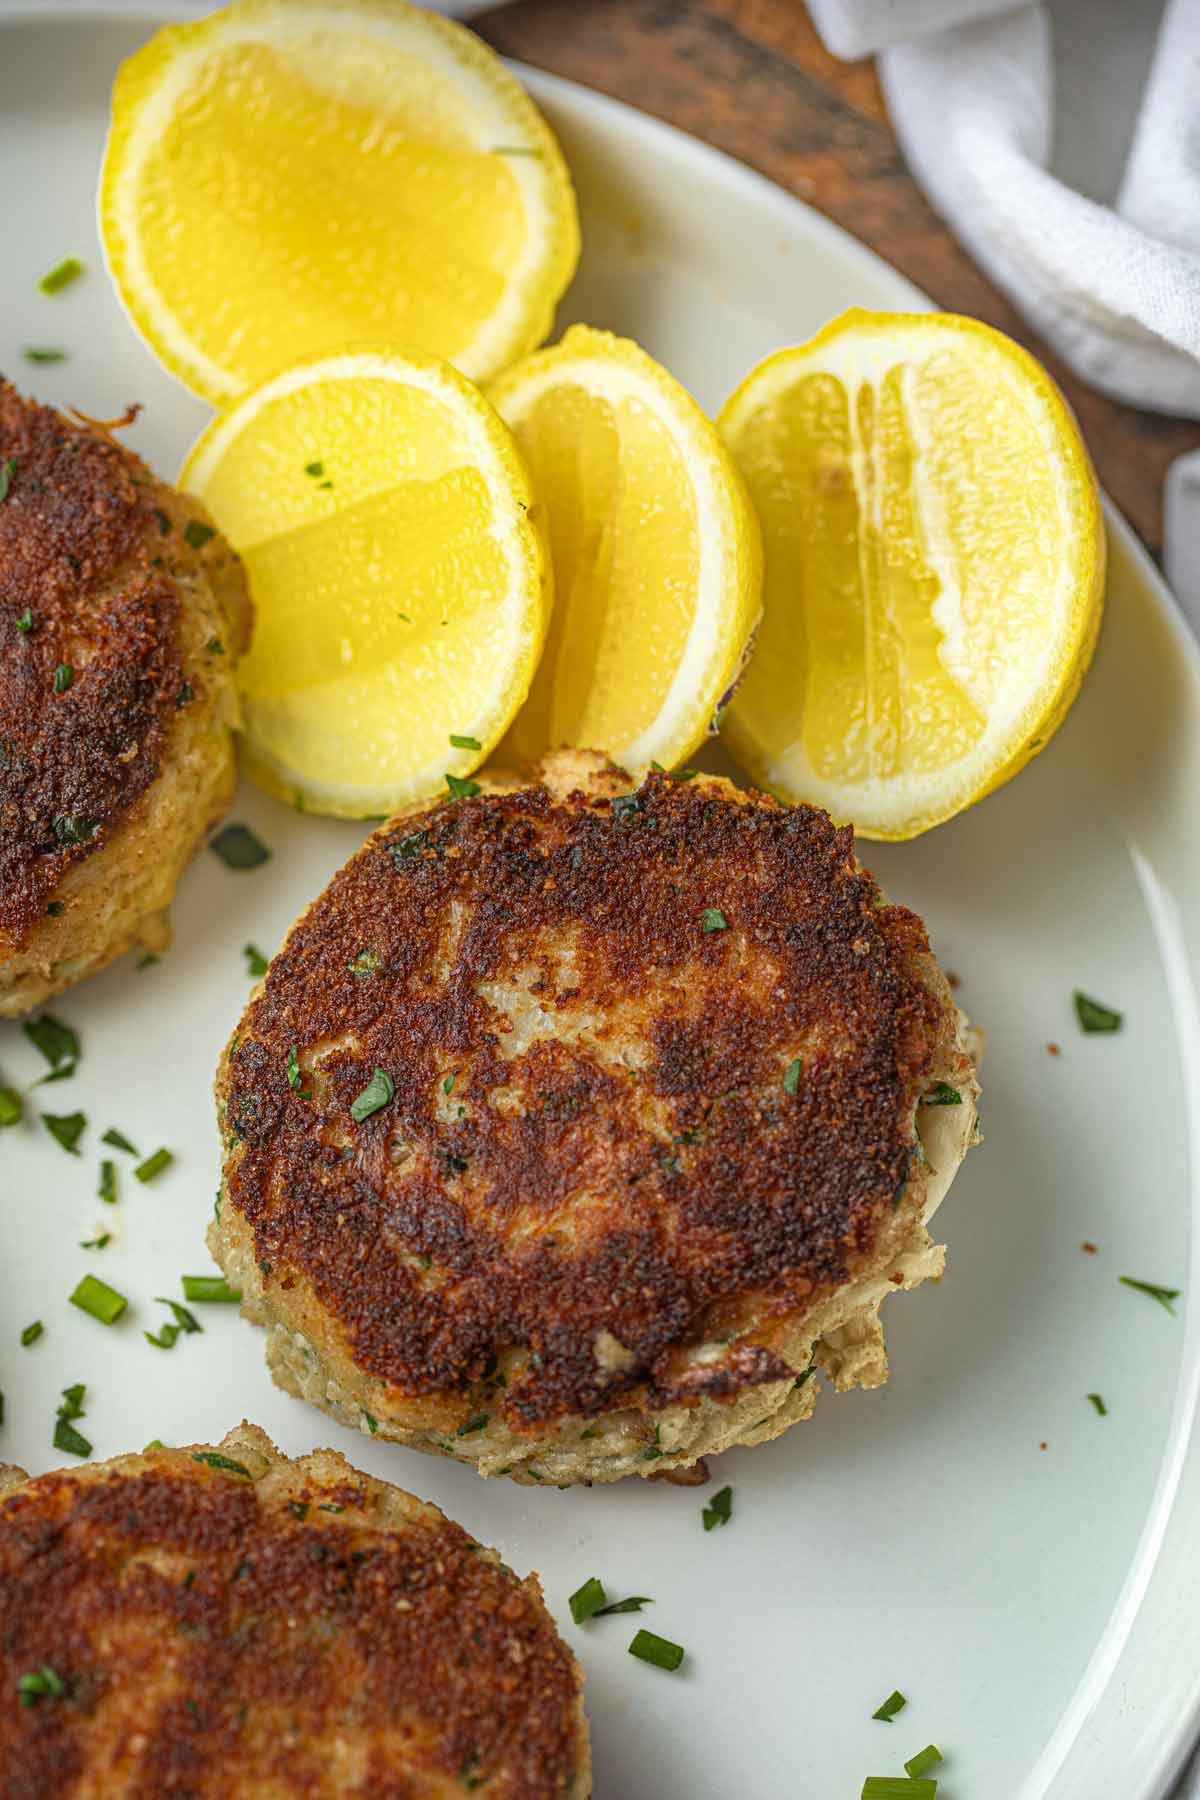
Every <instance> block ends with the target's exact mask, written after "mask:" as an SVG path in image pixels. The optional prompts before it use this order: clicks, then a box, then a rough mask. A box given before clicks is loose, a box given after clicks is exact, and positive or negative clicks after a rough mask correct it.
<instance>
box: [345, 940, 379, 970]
mask: <svg viewBox="0 0 1200 1800" xmlns="http://www.w3.org/2000/svg"><path fill="white" fill-rule="evenodd" d="M346 967H347V968H348V969H349V970H350V972H351V974H352V975H373V974H374V973H375V971H376V969H377V968H378V967H379V952H378V950H372V949H371V948H370V947H369V946H368V948H367V949H366V950H360V951H359V953H358V955H357V956H356V957H355V958H354V961H353V962H351V963H347V965H346Z"/></svg>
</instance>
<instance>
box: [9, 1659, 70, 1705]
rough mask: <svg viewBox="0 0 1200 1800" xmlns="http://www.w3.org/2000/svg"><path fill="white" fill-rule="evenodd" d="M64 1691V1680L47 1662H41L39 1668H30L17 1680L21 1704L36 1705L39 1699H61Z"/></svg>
mask: <svg viewBox="0 0 1200 1800" xmlns="http://www.w3.org/2000/svg"><path fill="white" fill-rule="evenodd" d="M66 1691H67V1684H66V1682H65V1681H64V1680H63V1678H62V1676H61V1675H59V1674H57V1673H56V1672H55V1670H53V1669H52V1668H51V1667H50V1664H49V1663H43V1664H42V1666H41V1668H40V1669H31V1670H30V1671H29V1673H28V1674H27V1675H22V1676H20V1677H19V1678H18V1681H17V1692H18V1694H20V1696H21V1705H22V1706H36V1705H37V1703H38V1701H39V1700H61V1698H62V1696H63V1695H64V1694H65V1693H66Z"/></svg>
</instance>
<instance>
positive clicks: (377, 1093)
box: [350, 1069, 396, 1125]
mask: <svg viewBox="0 0 1200 1800" xmlns="http://www.w3.org/2000/svg"><path fill="white" fill-rule="evenodd" d="M395 1092H396V1086H395V1083H394V1082H393V1080H392V1078H391V1076H390V1075H389V1074H388V1072H387V1070H386V1069H376V1070H375V1072H374V1074H373V1075H372V1076H371V1079H370V1081H368V1083H367V1085H366V1087H365V1088H364V1089H363V1091H362V1093H361V1094H360V1095H359V1096H358V1098H357V1100H355V1101H354V1102H353V1103H352V1104H351V1107H350V1117H351V1118H352V1119H353V1120H354V1122H355V1124H356V1125H361V1124H362V1122H363V1120H364V1119H369V1118H370V1116H371V1114H372V1113H376V1112H378V1111H379V1109H380V1107H381V1106H386V1105H387V1104H388V1102H389V1100H391V1098H392V1096H393V1095H394V1094H395Z"/></svg>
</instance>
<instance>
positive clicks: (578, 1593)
mask: <svg viewBox="0 0 1200 1800" xmlns="http://www.w3.org/2000/svg"><path fill="white" fill-rule="evenodd" d="M607 1599H608V1595H607V1594H606V1593H605V1592H604V1583H603V1582H602V1581H601V1580H600V1579H599V1578H598V1577H597V1576H595V1575H589V1576H588V1578H587V1580H586V1581H585V1582H584V1584H583V1586H582V1587H578V1588H576V1589H575V1592H574V1593H573V1594H572V1595H571V1597H570V1599H569V1600H568V1601H567V1605H568V1606H569V1607H570V1609H571V1617H572V1618H573V1619H574V1621H575V1623H576V1624H577V1625H582V1624H583V1622H584V1620H585V1619H591V1618H594V1617H595V1615H596V1614H597V1613H598V1612H599V1611H600V1608H601V1607H602V1606H603V1605H604V1604H605V1603H606V1601H607Z"/></svg>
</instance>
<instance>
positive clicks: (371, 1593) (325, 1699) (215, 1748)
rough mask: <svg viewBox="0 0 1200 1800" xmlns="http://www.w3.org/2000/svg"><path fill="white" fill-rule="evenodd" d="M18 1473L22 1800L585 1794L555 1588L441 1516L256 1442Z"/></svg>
mask: <svg viewBox="0 0 1200 1800" xmlns="http://www.w3.org/2000/svg"><path fill="white" fill-rule="evenodd" d="M4 1473H5V1471H3V1470H0V1477H2V1476H3V1475H4ZM7 1473H8V1474H9V1477H10V1479H11V1480H12V1481H13V1482H14V1483H15V1485H13V1486H12V1487H10V1488H9V1491H8V1492H6V1493H0V1685H2V1686H3V1691H4V1705H3V1706H0V1771H2V1773H0V1789H2V1790H3V1792H4V1793H5V1794H6V1795H11V1796H17V1795H28V1796H31V1797H32V1796H50V1795H53V1796H54V1800H120V1797H121V1796H123V1795H124V1796H129V1800H133V1797H134V1796H137V1797H138V1800H142V1797H143V1796H150V1795H153V1796H155V1800H158V1797H159V1796H167V1795H180V1796H184V1795H186V1796H188V1800H207V1797H208V1796H212V1797H213V1800H217V1797H219V1800H285V1797H286V1796H294V1795H300V1794H303V1795H305V1796H306V1797H307V1800H333V1796H335V1795H336V1796H342V1795H352V1794H358V1795H363V1796H371V1797H372V1800H400V1796H405V1800H408V1797H410V1796H411V1800H416V1797H417V1796H418V1795H420V1796H421V1797H422V1800H438V1797H440V1796H449V1795H454V1796H456V1797H457V1796H461V1795H462V1794H463V1793H464V1792H465V1791H466V1790H467V1789H469V1788H478V1789H481V1790H484V1791H486V1793H487V1794H488V1795H492V1796H495V1800H551V1796H553V1797H555V1800H566V1797H567V1796H571V1797H573V1800H582V1797H583V1796H586V1795H587V1794H588V1793H590V1791H591V1784H590V1764H589V1754H588V1732H587V1722H586V1720H585V1718H584V1715H583V1705H582V1699H581V1694H582V1686H583V1678H582V1676H581V1674H580V1671H579V1668H578V1666H577V1664H576V1662H575V1660H574V1658H573V1657H572V1655H571V1653H570V1651H569V1650H568V1649H567V1648H566V1646H565V1645H564V1644H563V1642H562V1640H561V1639H560V1638H559V1636H558V1633H557V1631H556V1630H555V1627H554V1622H553V1620H552V1619H551V1618H550V1615H549V1614H548V1613H547V1611H546V1608H545V1605H544V1603H543V1601H542V1596H541V1590H540V1588H539V1587H538V1583H537V1578H536V1576H532V1575H531V1576H530V1577H529V1578H528V1580H526V1581H518V1579H517V1577H516V1576H515V1575H514V1574H513V1573H512V1571H511V1570H510V1569H508V1568H506V1567H505V1565H504V1564H503V1563H502V1562H501V1561H500V1558H499V1557H498V1556H497V1555H496V1552H495V1551H494V1550H488V1549H486V1548H485V1547H484V1546H483V1545H481V1544H477V1543H475V1542H474V1541H473V1540H472V1539H471V1538H469V1537H468V1536H467V1534H466V1532H465V1531H463V1530H462V1528H461V1527H460V1526H458V1525H455V1524H454V1523H453V1522H452V1521H451V1520H450V1519H447V1518H446V1517H445V1516H444V1515H443V1514H442V1513H440V1512H439V1511H438V1509H437V1508H436V1507H435V1506H429V1505H426V1504H425V1502H424V1501H421V1500H415V1499H414V1498H413V1497H412V1495H411V1494H406V1493H404V1492H402V1490H401V1489H400V1488H396V1487H392V1486H390V1485H389V1484H388V1483H387V1482H383V1481H373V1480H371V1479H370V1478H369V1477H368V1476H366V1475H363V1474H360V1472H359V1471H358V1470H357V1469H355V1468H352V1467H351V1465H350V1464H349V1463H348V1462H346V1461H345V1460H344V1459H343V1458H342V1457H340V1456H338V1455H336V1454H335V1453H334V1452H333V1451H332V1450H318V1451H316V1452H314V1454H313V1455H311V1456H304V1457H301V1458H299V1459H298V1460H297V1461H295V1462H290V1461H289V1460H288V1459H287V1458H286V1457H284V1456H281V1455H280V1454H279V1452H278V1451H277V1450H276V1449H275V1446H274V1445H273V1444H272V1443H271V1440H270V1439H269V1438H268V1437H267V1436H266V1435H265V1434H264V1433H263V1432H261V1431H260V1430H259V1429H258V1428H257V1426H254V1425H242V1426H241V1427H239V1429H238V1430H236V1431H231V1432H230V1433H229V1435H228V1437H226V1438H225V1440H224V1442H223V1443H222V1444H221V1445H220V1446H219V1447H218V1448H217V1449H210V1448H208V1447H207V1446H206V1445H203V1444H199V1445H193V1446H191V1447H190V1448H187V1449H180V1450H168V1449H165V1448H163V1447H161V1446H152V1447H151V1448H149V1449H147V1450H146V1451H144V1452H143V1453H142V1455H140V1456H136V1455H135V1456H118V1457H114V1459H113V1460H112V1461H111V1462H106V1463H88V1464H86V1465H85V1466H84V1467H82V1468H75V1469H69V1470H65V1469H64V1470H60V1471H59V1472H58V1473H57V1474H53V1475H43V1476H40V1477H39V1478H38V1479H36V1480H33V1481H31V1480H29V1479H28V1477H26V1476H25V1475H24V1474H23V1473H22V1471H21V1470H19V1469H18V1470H10V1471H8V1472H7ZM3 1486H4V1482H3V1480H2V1479H0V1488H3ZM18 1696H19V1697H20V1700H21V1702H22V1704H19V1705H18V1704H17V1701H18Z"/></svg>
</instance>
